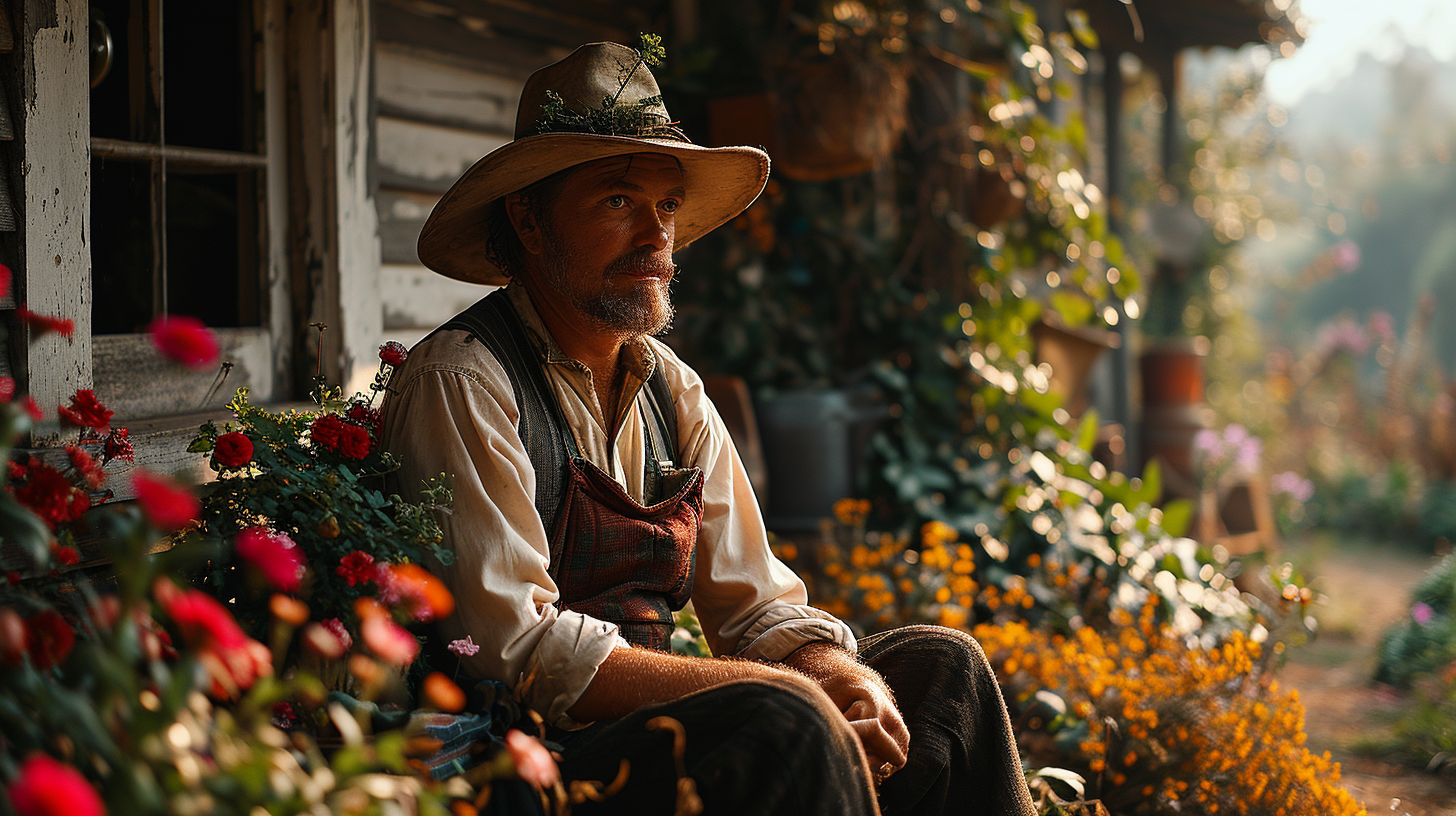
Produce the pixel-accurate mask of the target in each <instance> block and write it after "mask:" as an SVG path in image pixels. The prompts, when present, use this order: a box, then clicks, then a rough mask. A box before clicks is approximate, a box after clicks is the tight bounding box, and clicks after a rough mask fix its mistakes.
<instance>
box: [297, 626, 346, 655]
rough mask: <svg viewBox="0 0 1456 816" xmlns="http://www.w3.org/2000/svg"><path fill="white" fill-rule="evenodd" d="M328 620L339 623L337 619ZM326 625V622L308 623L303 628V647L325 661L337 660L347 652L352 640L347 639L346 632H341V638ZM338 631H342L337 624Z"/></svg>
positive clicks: (341, 627)
mask: <svg viewBox="0 0 1456 816" xmlns="http://www.w3.org/2000/svg"><path fill="white" fill-rule="evenodd" d="M329 620H330V621H333V622H334V623H338V621H339V619H338V618H330V619H329ZM327 623H328V621H325V622H324V623H310V624H309V625H307V626H305V627H303V645H304V646H305V647H307V648H308V650H309V651H311V652H313V653H314V654H316V655H318V656H320V657H322V658H324V659H326V660H338V659H339V658H341V657H343V656H344V653H345V652H347V651H349V646H350V645H351V644H352V643H353V638H351V637H349V633H348V632H347V631H342V637H341V636H340V633H338V632H335V631H334V630H333V629H332V628H330V627H329V626H327V625H325V624H327ZM339 629H340V630H343V624H341V623H340V624H339Z"/></svg>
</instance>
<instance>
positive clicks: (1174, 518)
mask: <svg viewBox="0 0 1456 816" xmlns="http://www.w3.org/2000/svg"><path fill="white" fill-rule="evenodd" d="M1192 521H1193V500H1192V499H1174V500H1172V501H1170V502H1168V503H1167V504H1164V505H1163V523H1162V525H1161V526H1162V528H1163V532H1165V533H1167V534H1168V535H1170V536H1173V537H1174V538H1177V537H1180V536H1184V535H1187V534H1188V525H1189V524H1190V523H1191V522H1192Z"/></svg>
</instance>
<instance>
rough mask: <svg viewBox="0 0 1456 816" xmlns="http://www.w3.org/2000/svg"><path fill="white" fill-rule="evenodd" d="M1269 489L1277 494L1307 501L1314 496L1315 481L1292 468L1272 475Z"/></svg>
mask: <svg viewBox="0 0 1456 816" xmlns="http://www.w3.org/2000/svg"><path fill="white" fill-rule="evenodd" d="M1269 489H1270V490H1272V491H1273V492H1274V493H1275V494H1284V495H1286V496H1289V497H1290V498H1293V499H1294V500H1295V501H1298V502H1307V501H1309V500H1310V499H1312V498H1314V482H1311V481H1310V480H1308V479H1306V478H1304V477H1303V476H1300V475H1299V474H1298V473H1295V472H1294V471H1292V470H1286V471H1284V472H1283V473H1276V474H1274V475H1273V476H1271V477H1270V478H1269Z"/></svg>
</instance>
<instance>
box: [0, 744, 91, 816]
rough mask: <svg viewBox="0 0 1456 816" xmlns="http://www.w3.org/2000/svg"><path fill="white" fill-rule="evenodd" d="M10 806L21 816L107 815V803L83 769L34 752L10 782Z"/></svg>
mask: <svg viewBox="0 0 1456 816" xmlns="http://www.w3.org/2000/svg"><path fill="white" fill-rule="evenodd" d="M10 806H11V807H13V808H15V812H16V813H18V814H19V816H106V806H105V805H103V804H102V803H101V797H100V796H98V795H97V793H96V789H95V788H93V787H91V783H90V782H87V781H86V777H84V776H82V775H81V772H80V771H78V770H76V769H75V768H73V767H71V766H70V765H65V764H63V763H60V762H57V761H56V760H54V759H51V758H50V757H49V756H47V755H45V754H42V753H39V752H37V753H33V754H31V755H30V756H28V757H26V759H25V762H23V763H21V765H20V770H19V772H18V773H16V775H15V780H14V781H13V782H12V783H11V785H10Z"/></svg>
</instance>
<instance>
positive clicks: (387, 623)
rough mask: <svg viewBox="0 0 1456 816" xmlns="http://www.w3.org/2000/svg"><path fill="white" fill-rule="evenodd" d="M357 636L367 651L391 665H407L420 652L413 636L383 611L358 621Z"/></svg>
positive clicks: (417, 642)
mask: <svg viewBox="0 0 1456 816" xmlns="http://www.w3.org/2000/svg"><path fill="white" fill-rule="evenodd" d="M359 637H361V638H363V639H364V645H365V646H368V647H369V651H371V652H373V653H374V654H375V655H376V656H378V657H379V659H380V660H383V661H384V662H385V663H388V664H390V665H392V666H408V665H409V664H410V663H413V662H414V659H415V655H417V654H419V652H420V644H419V641H417V640H415V636H414V635H411V634H410V633H409V630H407V629H405V628H404V627H402V626H400V625H399V624H397V623H395V622H394V621H393V620H391V619H390V617H389V616H388V615H386V614H383V613H378V614H373V615H367V616H365V618H364V620H362V621H360V623H359Z"/></svg>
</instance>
